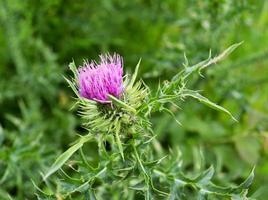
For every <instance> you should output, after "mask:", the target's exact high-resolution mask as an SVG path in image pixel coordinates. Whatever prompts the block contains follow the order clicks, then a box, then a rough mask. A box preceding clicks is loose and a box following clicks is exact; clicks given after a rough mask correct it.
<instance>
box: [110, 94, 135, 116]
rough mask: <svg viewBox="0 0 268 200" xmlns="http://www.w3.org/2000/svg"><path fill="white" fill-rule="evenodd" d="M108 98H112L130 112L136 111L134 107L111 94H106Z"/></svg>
mask: <svg viewBox="0 0 268 200" xmlns="http://www.w3.org/2000/svg"><path fill="white" fill-rule="evenodd" d="M108 96H109V98H110V99H111V100H112V102H113V103H114V104H116V105H118V106H120V107H122V108H125V109H126V110H129V111H130V112H133V113H136V112H137V111H136V110H135V108H133V107H131V106H129V105H128V104H126V103H125V102H123V101H120V100H119V99H117V98H115V97H114V96H112V95H108Z"/></svg>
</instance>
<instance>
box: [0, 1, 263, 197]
mask: <svg viewBox="0 0 268 200" xmlns="http://www.w3.org/2000/svg"><path fill="white" fill-rule="evenodd" d="M0 25H1V27H0V44H1V45H0V77H1V78H0V199H3V200H5V199H10V198H12V199H35V198H36V197H35V192H36V189H35V187H34V186H33V183H32V182H35V183H40V180H41V177H42V176H41V173H42V172H44V170H45V169H47V167H49V166H50V165H51V164H52V162H53V161H54V160H55V158H56V157H57V156H58V155H59V154H60V153H61V152H63V151H64V150H65V149H66V148H67V147H68V145H69V144H70V143H71V142H72V141H74V140H75V139H76V138H77V135H76V134H77V133H79V134H83V131H84V130H83V129H82V128H81V127H80V122H79V118H78V117H77V115H76V112H75V111H70V110H69V109H70V107H71V106H72V104H73V102H74V99H73V98H72V97H73V96H74V95H73V94H72V92H71V90H70V88H68V85H67V83H66V82H65V81H64V79H63V76H68V74H69V71H68V63H69V62H71V61H72V60H75V62H76V63H77V64H78V65H79V64H82V62H83V59H97V58H98V55H99V54H101V53H106V52H117V53H119V54H121V55H122V56H123V57H124V63H125V64H124V66H125V71H127V72H132V71H133V68H134V66H135V65H136V63H137V61H138V59H139V58H142V65H141V71H140V73H139V75H140V77H141V78H142V79H143V80H144V81H145V82H146V83H147V84H148V85H150V86H151V87H152V88H155V87H156V86H157V85H158V83H159V80H160V81H163V80H166V79H169V78H170V77H172V75H173V74H174V73H176V72H178V71H179V70H180V69H181V67H182V63H183V61H184V56H183V55H184V53H185V54H186V55H187V57H188V59H189V61H190V64H195V63H197V62H199V61H201V60H203V59H205V58H207V57H208V53H209V50H210V49H211V50H212V54H213V55H216V54H217V53H219V52H221V51H223V50H224V49H225V48H226V47H228V46H230V45H231V44H233V43H237V42H240V41H244V43H243V45H242V46H240V47H239V49H238V50H236V51H235V52H234V53H233V54H232V55H231V56H229V57H228V58H227V59H225V61H223V62H222V63H218V64H217V65H215V66H213V67H211V68H209V69H207V70H206V71H205V72H204V74H203V75H204V76H205V78H200V77H198V76H196V77H192V81H191V83H190V84H191V86H192V88H193V89H196V90H202V91H203V94H204V95H205V96H207V97H209V98H210V99H211V100H212V101H214V102H216V103H218V104H219V105H222V106H224V107H225V108H227V109H228V110H230V111H231V112H232V113H233V115H234V116H235V117H236V118H237V119H238V120H239V122H238V123H236V122H234V121H232V120H231V119H230V118H228V116H226V115H224V114H221V113H219V112H216V111H213V110H211V109H209V108H207V107H205V106H203V105H201V104H199V103H198V102H196V101H194V100H188V99H186V101H185V102H184V103H183V104H182V105H181V107H182V110H179V111H177V114H176V115H177V117H178V119H179V120H180V121H181V123H182V126H178V125H177V124H176V123H175V122H172V120H171V117H170V116H168V115H163V114H159V115H156V116H154V118H153V122H154V131H155V133H156V134H157V135H158V139H159V140H160V141H161V144H162V145H163V147H164V148H165V149H166V150H167V152H168V150H169V149H170V148H172V149H175V148H179V149H180V150H181V151H182V153H183V154H182V156H183V160H184V163H183V166H184V168H185V171H186V172H189V173H191V172H193V171H198V170H201V169H203V168H206V167H207V166H209V165H211V164H213V165H214V166H215V169H216V176H215V177H214V181H215V182H217V183H218V184H220V185H223V186H224V185H229V184H235V183H240V182H241V181H242V180H243V179H245V177H247V175H248V174H249V173H250V170H251V169H252V168H253V166H256V177H255V180H254V184H253V186H252V188H251V190H250V191H249V192H250V195H251V196H252V197H255V198H257V199H261V200H266V199H267V196H268V184H267V183H268V160H267V158H268V156H267V154H268V66H267V65H268V1H266V0H237V1H233V0H180V1H178V0H165V1H163V0H132V1H123V0H102V1H93V0H88V1H86V0H84V1H83V0H77V1H71V0H23V1H20V0H1V1H0ZM173 121H174V120H173Z"/></svg>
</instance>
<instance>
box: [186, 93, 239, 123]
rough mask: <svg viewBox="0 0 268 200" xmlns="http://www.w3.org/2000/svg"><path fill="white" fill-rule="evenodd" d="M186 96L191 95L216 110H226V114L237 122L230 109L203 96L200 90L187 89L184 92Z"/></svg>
mask: <svg viewBox="0 0 268 200" xmlns="http://www.w3.org/2000/svg"><path fill="white" fill-rule="evenodd" d="M183 95H184V96H185V97H186V96H190V97H192V98H195V99H197V100H199V101H200V102H201V103H203V104H205V105H207V106H208V107H210V108H213V109H215V110H218V111H221V112H224V113H226V114H228V115H229V116H230V117H231V118H232V119H233V120H234V121H236V122H237V120H236V118H235V117H234V116H233V115H232V114H231V113H230V112H229V111H228V110H226V109H225V108H223V107H221V106H219V105H217V104H216V103H213V102H212V101H210V100H209V99H208V98H206V97H204V96H202V95H201V94H199V93H198V92H196V91H192V90H185V92H184V94H183Z"/></svg>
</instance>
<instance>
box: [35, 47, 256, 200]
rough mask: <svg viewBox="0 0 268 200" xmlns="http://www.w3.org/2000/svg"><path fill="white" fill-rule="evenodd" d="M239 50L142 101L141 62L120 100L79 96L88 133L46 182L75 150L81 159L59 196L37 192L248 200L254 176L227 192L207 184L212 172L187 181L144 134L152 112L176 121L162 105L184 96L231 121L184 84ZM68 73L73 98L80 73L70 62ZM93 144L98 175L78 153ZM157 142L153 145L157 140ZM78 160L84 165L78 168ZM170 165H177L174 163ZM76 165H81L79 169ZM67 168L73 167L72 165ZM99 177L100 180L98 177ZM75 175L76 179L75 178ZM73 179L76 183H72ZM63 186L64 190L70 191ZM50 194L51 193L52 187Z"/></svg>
mask: <svg viewBox="0 0 268 200" xmlns="http://www.w3.org/2000/svg"><path fill="white" fill-rule="evenodd" d="M237 46H238V45H237V44H235V45H232V46H231V47H229V48H228V49H227V50H225V51H224V52H223V53H222V54H220V55H219V56H217V57H215V58H213V59H211V58H209V59H208V60H206V61H204V62H200V63H199V64H196V65H194V66H192V67H188V66H186V67H185V69H184V70H182V71H181V72H179V73H178V74H176V75H175V76H174V77H173V78H172V80H171V81H170V82H169V83H167V82H166V83H165V84H164V85H163V86H159V89H158V91H157V92H156V95H153V94H151V95H150V96H148V97H147V98H145V97H146V91H148V93H152V92H151V91H150V89H149V88H148V87H147V88H146V89H142V88H141V85H140V82H137V83H135V79H136V76H137V72H138V68H139V66H140V61H139V63H138V64H137V66H136V69H135V73H134V75H133V77H132V78H131V81H130V82H129V81H127V80H128V79H126V81H125V82H124V83H125V85H124V88H125V91H124V93H123V95H122V97H121V98H120V99H117V98H115V97H113V96H110V99H111V100H112V101H111V104H100V103H97V102H95V101H91V100H87V99H85V98H83V97H80V96H79V95H78V96H77V104H79V106H80V114H81V116H82V118H84V121H85V123H84V125H85V127H86V128H87V129H88V131H89V133H88V135H87V136H85V137H82V138H81V139H80V140H79V141H78V142H77V143H76V144H75V145H73V146H72V147H70V148H69V149H68V150H67V151H65V152H64V153H63V154H62V155H60V156H59V157H58V158H57V160H56V161H55V162H54V164H53V165H52V166H51V168H50V169H49V171H48V172H47V173H46V175H45V177H44V179H46V178H48V177H49V176H50V175H52V174H53V173H54V172H55V171H57V170H59V169H60V168H61V167H63V165H64V164H65V163H66V162H67V161H68V159H69V158H70V157H71V156H72V155H73V154H74V153H75V152H76V151H78V150H79V149H80V150H81V155H82V157H80V159H78V160H77V161H76V163H77V167H76V168H77V169H76V170H75V171H74V172H73V173H71V174H68V175H67V172H64V171H63V173H64V175H65V177H63V178H62V180H61V182H62V186H58V188H60V189H59V190H58V191H57V192H54V194H53V195H50V194H46V193H45V192H43V191H41V190H40V191H41V193H42V194H45V195H46V196H50V197H51V196H52V197H57V196H58V195H60V196H62V198H68V199H73V198H83V196H85V198H89V197H87V196H89V194H91V195H92V197H91V198H90V199H106V198H108V197H109V196H110V197H111V198H112V199H119V198H124V199H136V198H137V195H139V194H141V195H143V196H144V198H145V199H148V200H149V199H154V198H157V199H160V198H161V199H167V198H168V199H189V198H195V199H207V198H213V197H214V198H221V197H225V198H232V199H233V198H241V199H244V198H247V191H248V188H249V186H250V185H251V184H252V181H253V177H254V173H253V171H252V173H251V174H250V176H249V177H248V178H247V180H245V181H244V182H243V183H241V184H240V185H239V186H237V187H226V188H223V187H219V186H217V185H215V184H213V183H212V182H211V179H212V176H213V174H214V168H213V167H210V168H209V169H207V170H206V171H204V172H202V173H201V174H200V175H198V176H197V177H195V178H189V177H186V176H184V175H183V174H182V172H181V169H180V167H178V166H179V165H178V164H179V163H180V162H179V160H178V159H177V158H176V157H175V158H172V157H171V158H169V159H170V160H169V162H162V161H163V160H164V159H165V158H166V157H168V155H166V156H164V157H163V158H160V159H159V158H158V159H156V157H159V155H157V154H154V153H153V146H152V141H153V140H154V139H155V135H154V134H152V135H150V134H148V133H151V132H153V130H152V129H151V126H148V124H149V125H150V118H148V116H151V115H152V113H153V112H155V111H162V110H165V111H166V112H168V113H170V114H171V115H172V116H174V114H173V113H172V111H171V110H169V109H168V108H166V107H165V106H166V104H167V103H173V105H174V104H175V105H176V103H177V102H178V101H180V100H182V99H183V98H184V97H185V96H187V95H189V96H192V97H193V98H197V99H198V100H200V101H201V102H204V103H205V104H207V105H208V106H210V107H212V108H215V109H217V110H219V111H222V112H225V113H227V114H229V115H230V116H231V117H232V115H231V114H230V113H229V112H228V111H227V110H226V109H224V108H222V107H221V106H219V105H217V104H215V103H213V102H211V101H209V100H208V99H207V98H205V97H202V96H201V95H199V94H198V93H197V94H198V95H197V94H195V91H191V90H189V89H187V88H186V81H187V78H188V77H189V75H191V74H192V73H193V72H195V71H199V72H200V71H201V70H202V69H204V68H205V67H207V66H209V65H210V64H212V63H214V61H216V60H217V61H219V60H220V59H222V58H223V57H224V56H225V55H227V54H229V53H230V52H231V51H233V50H234V48H235V47H237ZM70 69H71V70H72V71H73V75H74V78H73V79H72V81H69V80H68V79H67V82H68V83H69V84H70V87H71V88H72V89H73V90H74V93H75V94H78V88H79V85H78V84H77V83H78V80H77V78H78V76H77V74H78V71H77V69H76V68H75V67H74V63H71V65H70ZM136 85H138V87H137V86H136ZM190 92H192V93H190ZM133 94H135V95H133ZM130 100H133V101H130ZM137 105H139V106H137ZM232 118H233V117H232ZM92 139H93V140H95V142H96V143H97V144H98V152H99V154H98V157H99V158H98V160H99V162H98V169H99V170H95V169H94V168H93V167H91V166H90V164H89V161H90V160H91V159H92V158H91V157H87V156H85V155H84V153H83V150H82V146H83V144H84V143H85V142H88V141H90V140H92ZM155 141H156V142H157V140H155ZM107 143H108V144H109V145H111V146H112V148H111V149H109V150H107V149H106V147H105V146H104V144H107ZM115 147H117V148H115ZM171 155H172V154H171ZM80 160H81V161H83V162H82V163H81V161H80ZM172 160H175V161H176V162H175V163H174V164H173V162H172ZM79 163H81V164H82V165H79ZM84 164H87V166H88V167H87V168H86V169H84V168H85V167H86V166H84ZM70 168H71V169H72V168H73V167H72V166H70ZM167 169H168V170H167ZM66 170H68V169H66ZM174 172H175V173H174ZM100 173H101V174H102V176H99V174H100ZM77 174H79V176H80V178H78V177H77ZM89 174H90V175H89ZM96 177H97V178H98V183H97V186H96V185H95V181H96V180H95V178H96ZM72 180H76V183H74V182H73V181H72ZM57 182H58V181H56V183H57ZM114 184H115V185H114ZM64 185H68V187H66V186H64ZM48 186H49V185H48ZM187 187H188V189H187ZM189 188H191V190H190V191H188V190H189ZM51 190H52V191H53V188H51ZM122 191H123V192H122ZM129 193H131V195H130V194H129ZM39 198H41V197H39Z"/></svg>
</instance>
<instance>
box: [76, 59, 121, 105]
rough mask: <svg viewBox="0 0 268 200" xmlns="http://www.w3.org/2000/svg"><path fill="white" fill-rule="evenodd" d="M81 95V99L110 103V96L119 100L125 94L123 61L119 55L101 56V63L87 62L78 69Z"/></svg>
mask: <svg viewBox="0 0 268 200" xmlns="http://www.w3.org/2000/svg"><path fill="white" fill-rule="evenodd" d="M78 82H79V94H80V96H81V97H84V98H87V99H91V100H94V101H98V102H100V103H109V97H108V95H113V96H115V97H117V98H119V97H120V95H121V94H122V92H123V60H122V57H121V56H120V55H118V54H114V55H109V54H105V55H100V63H99V64H98V63H96V62H95V61H91V62H90V63H89V62H85V63H84V65H83V66H82V67H80V68H79V69H78Z"/></svg>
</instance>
